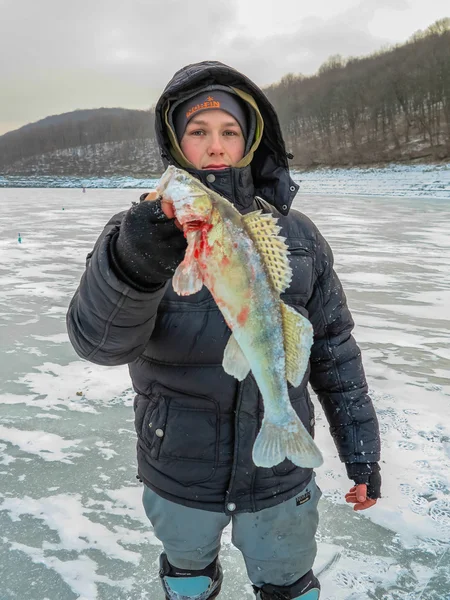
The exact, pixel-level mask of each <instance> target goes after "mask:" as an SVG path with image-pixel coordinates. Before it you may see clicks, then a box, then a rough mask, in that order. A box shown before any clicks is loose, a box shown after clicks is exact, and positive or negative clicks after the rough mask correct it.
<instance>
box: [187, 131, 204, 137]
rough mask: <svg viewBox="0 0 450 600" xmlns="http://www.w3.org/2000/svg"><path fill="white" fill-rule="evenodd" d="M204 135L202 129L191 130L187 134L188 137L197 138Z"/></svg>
mask: <svg viewBox="0 0 450 600" xmlns="http://www.w3.org/2000/svg"><path fill="white" fill-rule="evenodd" d="M204 134H205V132H204V131H203V129H193V130H192V131H190V132H189V135H193V136H196V137H199V136H201V135H204Z"/></svg>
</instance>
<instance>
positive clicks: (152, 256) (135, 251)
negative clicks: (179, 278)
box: [110, 196, 187, 291]
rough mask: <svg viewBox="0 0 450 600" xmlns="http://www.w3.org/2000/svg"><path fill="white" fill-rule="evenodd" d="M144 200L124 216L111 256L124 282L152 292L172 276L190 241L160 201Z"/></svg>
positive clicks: (113, 265) (118, 274)
mask: <svg viewBox="0 0 450 600" xmlns="http://www.w3.org/2000/svg"><path fill="white" fill-rule="evenodd" d="M147 198H148V196H147ZM143 199H144V198H143V196H141V202H140V203H139V204H137V205H135V206H132V207H131V208H130V210H129V211H128V212H127V213H126V214H125V215H124V218H123V220H122V223H121V226H120V230H119V232H118V233H117V234H116V236H115V237H114V238H113V239H112V240H111V245H110V257H111V263H112V268H113V269H114V271H115V272H116V275H117V276H118V277H119V278H120V279H122V281H125V282H126V283H128V284H129V285H131V286H132V287H134V288H136V289H138V290H140V291H152V290H155V289H157V288H159V287H161V286H162V285H163V284H164V283H165V282H166V281H167V280H168V279H170V278H171V277H172V276H173V274H174V273H175V269H176V268H177V266H178V265H179V264H180V262H181V261H182V260H183V258H184V252H185V250H186V247H187V243H186V240H185V238H184V234H183V232H182V231H181V230H180V229H179V228H178V227H177V225H176V223H175V220H174V219H173V218H169V217H168V216H166V212H167V210H166V207H165V210H163V209H162V206H161V200H160V199H158V200H148V201H142V200H143ZM165 204H166V203H165Z"/></svg>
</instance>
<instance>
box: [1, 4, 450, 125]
mask: <svg viewBox="0 0 450 600" xmlns="http://www.w3.org/2000/svg"><path fill="white" fill-rule="evenodd" d="M439 1H440V0H428V1H427V9H428V11H430V10H431V5H433V4H436V6H437V4H439ZM415 2H416V0H410V1H407V0H341V1H340V2H339V5H337V4H336V3H335V2H334V0H316V1H315V2H314V4H311V3H310V2H308V3H307V2H306V1H305V0H248V2H247V4H246V8H245V9H243V8H242V4H239V0H216V1H215V2H208V3H203V4H200V5H199V4H193V3H191V2H185V1H181V0H164V2H162V1H161V0H128V2H123V0H121V1H120V2H119V1H118V0H78V1H77V2H69V3H67V2H61V1H60V0H39V1H38V2H36V1H35V0H0V14H1V15H2V18H1V20H0V81H1V87H2V93H1V94H0V121H1V123H0V134H1V133H2V132H4V131H6V130H7V129H12V128H13V127H16V126H17V123H21V124H25V123H27V122H29V121H34V120H37V119H40V118H43V117H45V116H47V115H50V114H56V113H62V112H67V111H71V110H75V109H76V108H95V107H100V106H124V107H128V108H148V107H149V106H151V105H152V104H154V103H155V102H156V100H157V98H158V96H159V94H160V93H161V91H162V89H163V88H164V86H165V84H166V83H167V81H168V80H169V79H170V78H171V76H172V74H173V73H174V72H175V71H176V70H178V69H179V68H181V67H182V66H184V65H186V64H189V63H192V62H197V61H201V60H211V59H215V60H221V61H222V62H225V63H226V64H230V65H232V66H234V67H235V68H237V69H240V70H241V71H242V72H244V73H245V74H246V75H248V76H249V77H250V78H252V79H253V80H254V81H255V82H256V83H257V84H259V85H267V84H270V83H273V82H275V81H277V80H279V79H280V78H281V77H282V76H283V75H284V74H286V73H288V72H294V73H304V74H311V73H314V72H315V71H316V70H317V69H318V67H319V66H320V65H321V64H322V63H323V62H324V61H325V60H326V59H327V58H328V57H329V56H330V55H331V54H338V53H339V54H342V55H343V56H358V55H362V54H367V53H370V52H372V51H374V50H376V49H379V48H380V47H381V46H383V45H386V44H387V43H389V42H391V41H392V40H393V39H395V37H393V34H392V33H391V35H390V36H387V35H385V34H384V31H385V29H386V28H385V27H384V26H383V23H395V22H397V23H399V21H400V20H402V23H404V22H405V21H407V18H406V17H407V16H409V17H411V14H412V13H413V12H414V11H416V12H417V10H418V8H417V7H414V6H412V5H414V3H415ZM249 7H250V8H251V10H249ZM436 10H438V9H436ZM442 12H443V9H441V13H442ZM414 14H415V12H414ZM420 14H421V17H420V19H421V21H420V22H421V26H422V27H423V28H424V27H426V26H427V25H429V24H430V22H432V20H433V16H435V15H436V14H438V15H439V14H440V13H439V12H437V13H436V12H435V13H434V15H433V16H431V12H430V18H431V21H430V22H428V21H426V22H422V21H423V18H424V17H423V14H422V13H420ZM380 15H382V16H383V19H382V20H381V21H380ZM440 16H445V14H440ZM436 18H437V17H436ZM374 23H375V24H376V26H375V25H374ZM417 28H418V27H414V28H412V29H411V31H409V32H408V33H409V35H410V34H411V33H413V31H415V30H416V29H417ZM8 123H9V124H11V126H10V127H8ZM2 124H3V125H2ZM1 127H3V129H1Z"/></svg>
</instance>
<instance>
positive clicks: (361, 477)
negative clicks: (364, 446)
mask: <svg viewBox="0 0 450 600" xmlns="http://www.w3.org/2000/svg"><path fill="white" fill-rule="evenodd" d="M345 467H346V469H347V475H348V477H349V479H353V481H354V482H355V483H356V485H359V484H360V483H365V484H366V485H367V497H368V498H372V499H373V500H376V499H377V498H381V475H380V465H379V464H378V463H345Z"/></svg>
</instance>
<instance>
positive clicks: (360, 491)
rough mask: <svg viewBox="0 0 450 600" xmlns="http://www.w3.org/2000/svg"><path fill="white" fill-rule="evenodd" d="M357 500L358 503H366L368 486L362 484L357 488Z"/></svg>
mask: <svg viewBox="0 0 450 600" xmlns="http://www.w3.org/2000/svg"><path fill="white" fill-rule="evenodd" d="M356 498H357V500H358V502H365V500H367V485H366V484H365V483H360V484H358V485H357V486H356Z"/></svg>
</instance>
